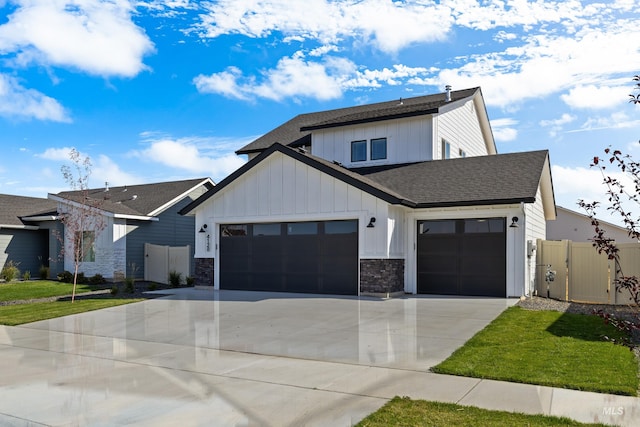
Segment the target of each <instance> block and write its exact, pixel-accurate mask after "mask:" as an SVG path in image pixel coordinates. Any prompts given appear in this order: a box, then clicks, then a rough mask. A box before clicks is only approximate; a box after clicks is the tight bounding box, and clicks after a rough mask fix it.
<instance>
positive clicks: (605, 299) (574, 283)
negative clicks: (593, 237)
mask: <svg viewBox="0 0 640 427" xmlns="http://www.w3.org/2000/svg"><path fill="white" fill-rule="evenodd" d="M537 248H538V249H537V253H536V291H537V293H538V295H539V296H543V297H544V296H548V297H550V298H554V299H559V300H563V301H573V302H588V303H598V304H629V303H630V302H631V301H630V299H629V294H628V293H627V292H624V293H620V292H616V290H615V284H614V281H615V278H616V274H620V272H622V273H624V275H625V276H632V275H636V276H640V243H621V244H619V245H618V248H619V250H620V252H619V253H620V264H619V265H616V264H615V261H614V260H609V259H607V256H606V255H604V254H599V253H598V252H597V251H596V249H595V248H594V247H593V245H592V244H591V243H582V242H571V241H569V240H538V242H537ZM552 276H554V277H552ZM551 279H553V280H551Z"/></svg>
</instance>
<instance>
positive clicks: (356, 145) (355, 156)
mask: <svg viewBox="0 0 640 427" xmlns="http://www.w3.org/2000/svg"><path fill="white" fill-rule="evenodd" d="M366 160H367V140H366V139H363V140H361V141H351V161H352V162H364V161H366Z"/></svg>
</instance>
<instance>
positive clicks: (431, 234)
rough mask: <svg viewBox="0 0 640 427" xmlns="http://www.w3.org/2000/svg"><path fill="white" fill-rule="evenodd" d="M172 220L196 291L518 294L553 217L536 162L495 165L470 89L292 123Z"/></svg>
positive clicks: (527, 156) (544, 175)
mask: <svg viewBox="0 0 640 427" xmlns="http://www.w3.org/2000/svg"><path fill="white" fill-rule="evenodd" d="M238 154H248V155H249V162H248V163H247V164H245V165H244V166H243V167H241V168H240V169H239V170H237V171H236V172H234V173H233V174H231V175H230V176H229V177H227V178H226V179H224V180H223V181H221V182H220V183H219V184H218V185H217V186H216V187H214V188H212V189H211V190H209V191H207V192H206V193H205V194H204V195H202V196H201V197H200V198H198V199H197V200H195V201H194V202H193V203H191V204H189V205H188V206H186V207H185V208H184V209H182V210H181V211H180V213H182V214H184V215H195V218H196V221H195V223H196V250H195V257H196V274H195V279H196V283H197V284H198V285H210V286H211V285H212V286H214V288H215V289H251V290H270V291H283V292H313V293H329V294H349V295H362V294H396V293H400V292H402V293H412V294H416V293H433V294H454V295H486V296H505V297H511V296H521V295H524V294H528V293H530V292H531V290H532V289H533V283H534V274H535V254H534V253H533V251H534V250H535V246H534V245H533V242H535V240H536V239H537V238H544V237H545V220H551V219H554V218H555V201H554V195H553V188H552V181H551V172H550V164H549V157H548V153H547V151H536V152H526V153H513V154H502V155H498V154H496V147H495V142H494V139H493V135H492V132H491V127H490V124H489V120H488V117H487V113H486V109H485V105H484V100H483V97H482V92H481V90H480V89H479V88H472V89H467V90H461V91H450V90H449V89H448V90H447V91H446V92H445V93H440V94H435V95H429V96H421V97H415V98H408V99H401V100H395V101H390V102H383V103H377V104H369V105H362V106H357V107H351V108H343V109H338V110H331V111H321V112H317V113H310V114H302V115H299V116H296V117H294V118H293V119H291V120H289V121H288V122H286V123H284V124H282V125H281V126H279V127H277V128H275V129H274V130H272V131H271V132H269V133H267V134H265V135H264V136H262V137H260V138H258V139H257V140H256V141H254V142H252V143H251V144H249V145H247V146H246V147H244V148H242V149H241V150H239V151H238Z"/></svg>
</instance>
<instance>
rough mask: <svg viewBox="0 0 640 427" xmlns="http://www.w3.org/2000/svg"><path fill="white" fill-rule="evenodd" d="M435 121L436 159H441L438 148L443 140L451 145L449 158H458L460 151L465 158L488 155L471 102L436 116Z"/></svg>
mask: <svg viewBox="0 0 640 427" xmlns="http://www.w3.org/2000/svg"><path fill="white" fill-rule="evenodd" d="M443 110H445V109H443ZM437 121H438V127H437V133H436V144H435V147H436V150H437V153H438V157H437V158H439V159H441V158H442V152H441V148H440V146H441V141H442V139H443V138H444V139H445V140H446V141H447V142H449V143H450V144H451V158H457V157H460V156H459V150H460V149H462V150H464V152H465V153H466V154H467V157H471V156H484V155H486V154H489V153H488V152H487V147H486V144H485V141H484V138H483V136H482V130H481V128H480V122H479V121H478V116H477V114H476V112H475V106H474V102H473V100H469V101H467V102H466V103H464V104H463V105H461V106H459V107H457V108H453V109H451V110H449V111H444V112H441V113H440V114H439V115H438V116H437Z"/></svg>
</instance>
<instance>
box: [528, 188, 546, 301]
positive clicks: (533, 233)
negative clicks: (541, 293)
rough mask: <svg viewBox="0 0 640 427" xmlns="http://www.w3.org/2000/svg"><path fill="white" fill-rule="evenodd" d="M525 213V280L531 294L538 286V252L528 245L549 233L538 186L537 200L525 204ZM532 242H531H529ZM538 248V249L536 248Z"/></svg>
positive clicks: (534, 243) (533, 243)
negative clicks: (530, 249) (530, 248)
mask: <svg viewBox="0 0 640 427" xmlns="http://www.w3.org/2000/svg"><path fill="white" fill-rule="evenodd" d="M524 213H525V223H526V227H525V242H524V244H525V254H526V256H527V261H526V262H527V265H526V271H525V281H526V283H527V286H528V289H527V291H528V293H529V294H531V292H533V291H534V290H535V286H536V253H535V251H534V252H532V253H530V254H529V253H527V250H528V248H527V245H528V244H530V245H536V242H537V240H538V239H544V238H545V236H546V233H547V228H546V227H547V222H546V220H545V216H544V207H543V205H542V193H541V192H540V188H539V187H538V191H537V192H536V201H535V202H534V203H527V204H525V205H524ZM527 242H531V243H527ZM536 250H537V249H536Z"/></svg>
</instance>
